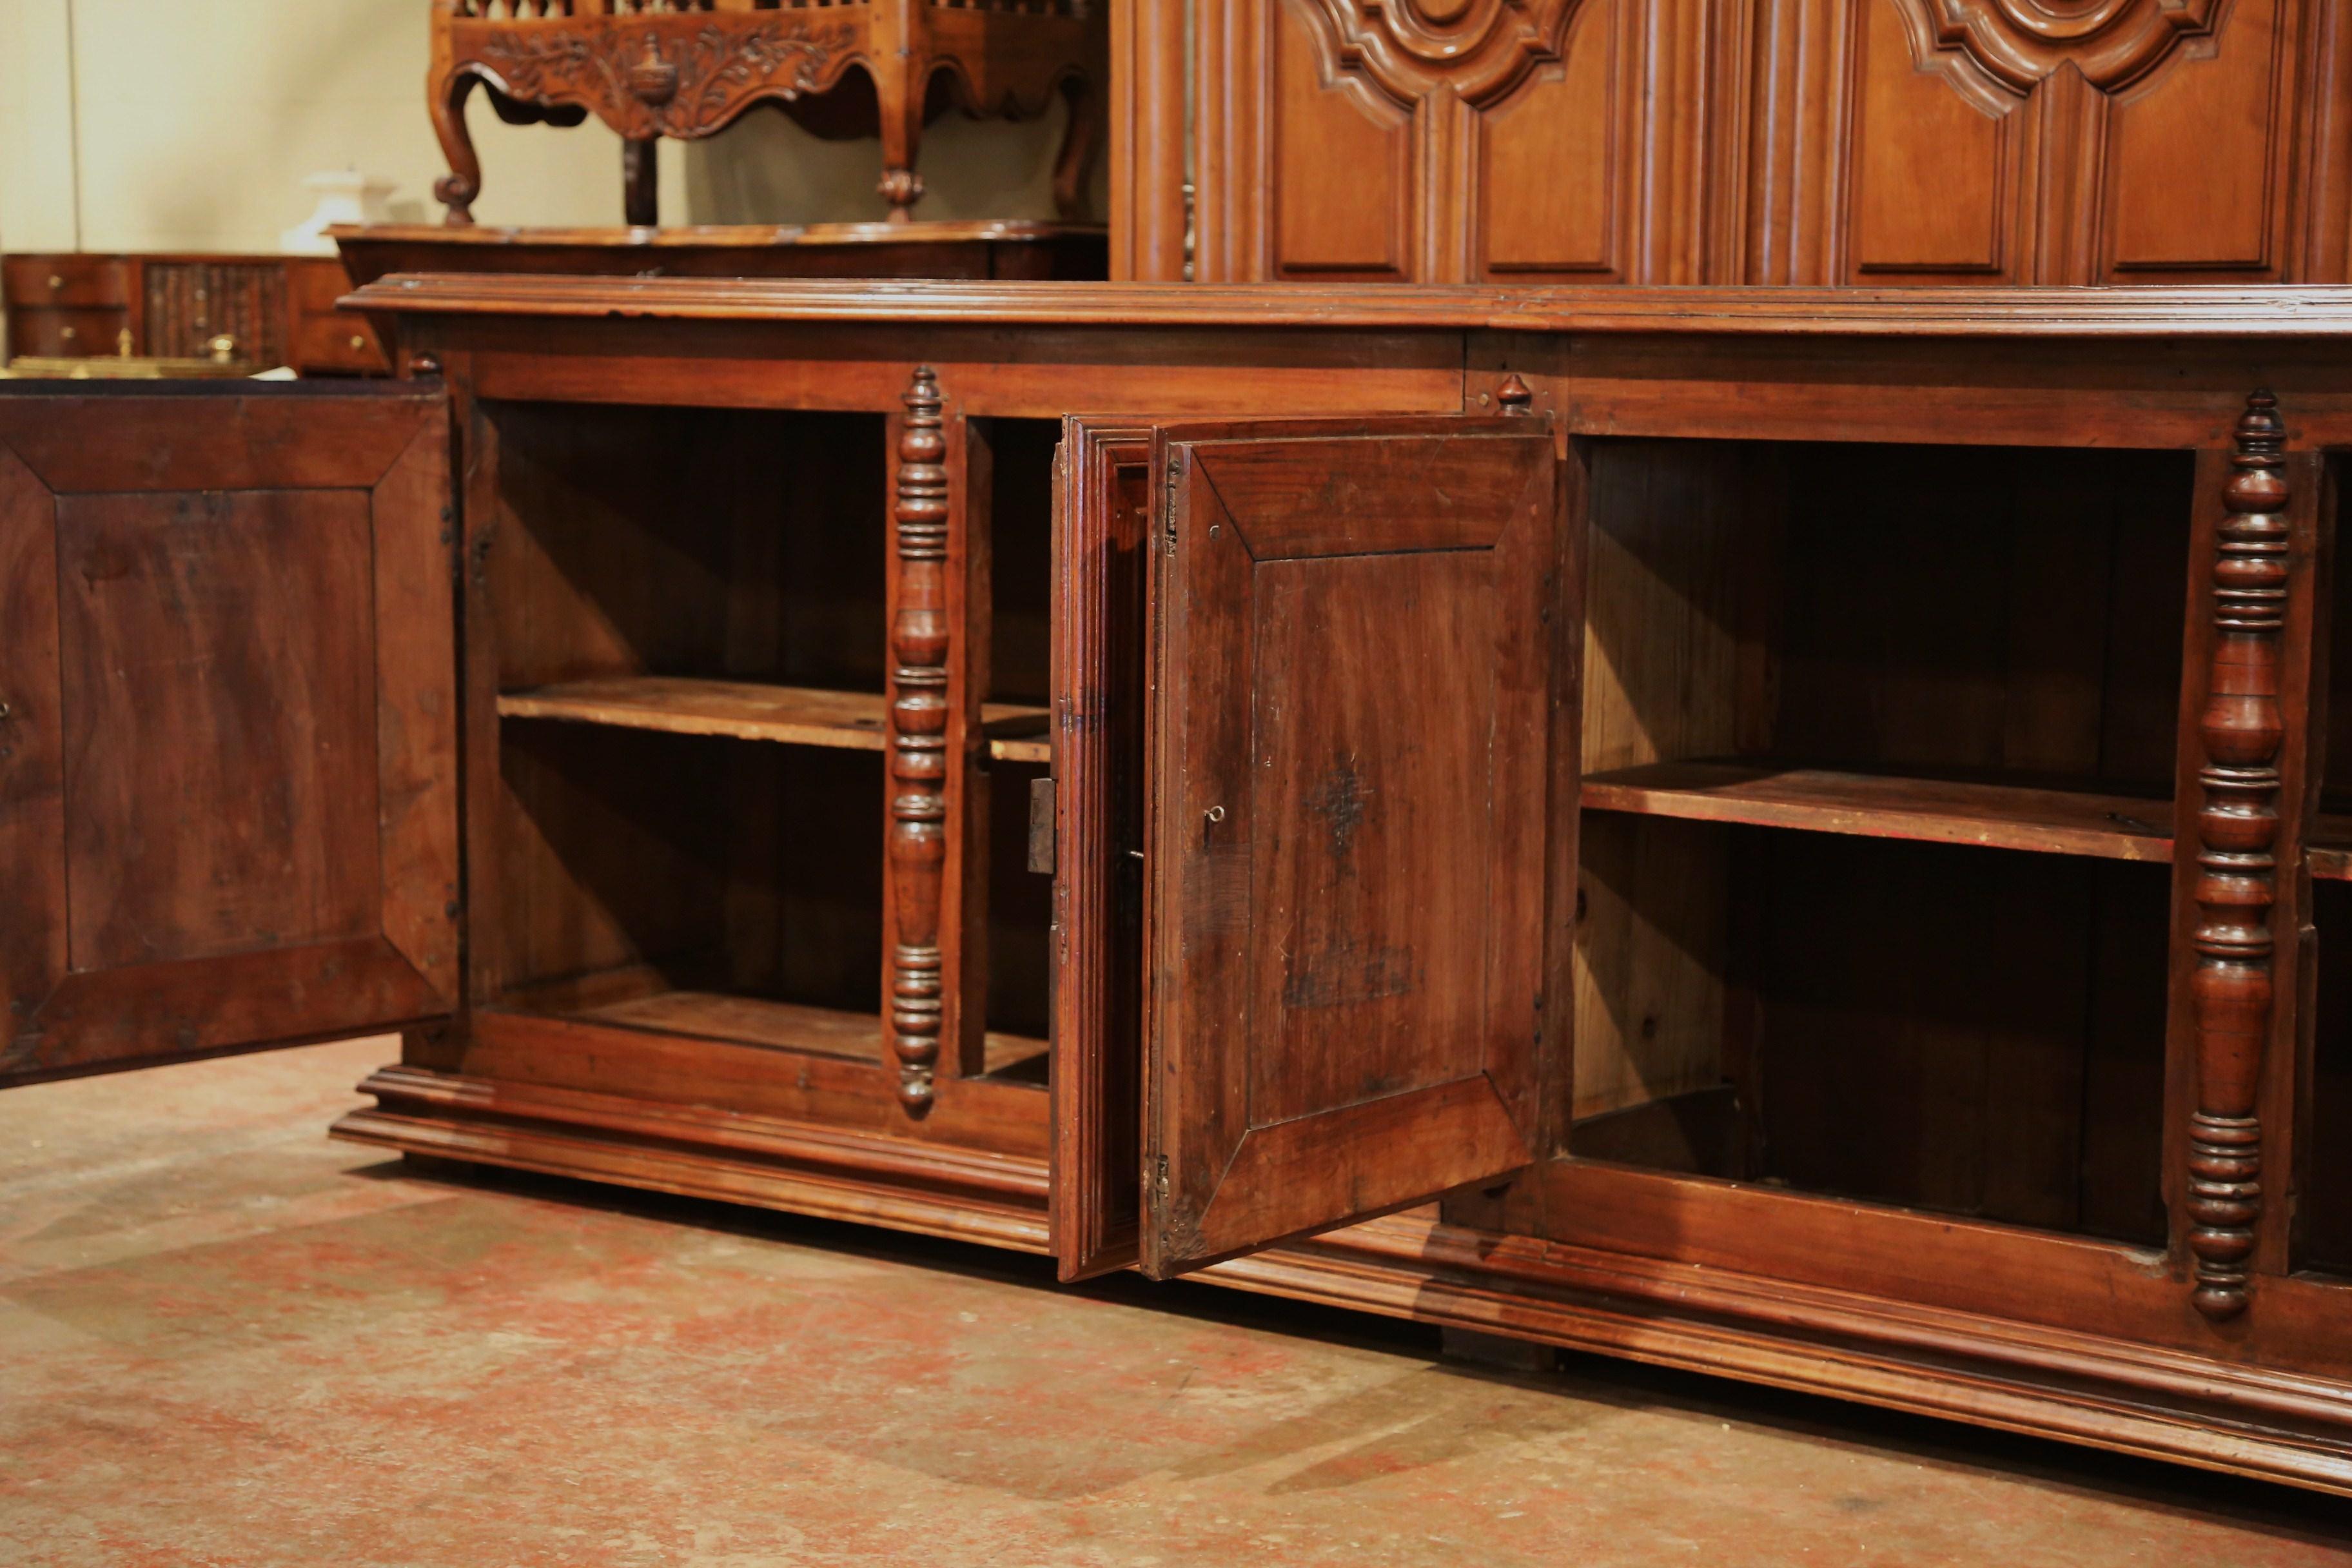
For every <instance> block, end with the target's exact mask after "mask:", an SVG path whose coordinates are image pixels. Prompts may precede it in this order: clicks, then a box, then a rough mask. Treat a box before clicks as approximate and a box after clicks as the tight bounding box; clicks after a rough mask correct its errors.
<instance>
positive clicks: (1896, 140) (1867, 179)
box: [1847, 0, 2017, 281]
mask: <svg viewBox="0 0 2352 1568" xmlns="http://www.w3.org/2000/svg"><path fill="white" fill-rule="evenodd" d="M1856 28H1857V36H1856V38H1855V42H1854V47H1855V49H1856V51H1857V56H1858V59H1857V64H1856V68H1855V71H1854V77H1855V91H1854V98H1855V102H1854V120H1853V131H1852V132H1851V133H1850V135H1851V146H1852V150H1853V172H1852V174H1850V175H1849V176H1848V178H1849V180H1850V182H1851V184H1850V187H1849V191H1848V197H1847V200H1848V219H1847V221H1848V226H1849V231H1850V232H1849V235H1848V248H1849V255H1850V262H1849V265H1850V268H1851V269H1852V271H1853V273H1854V274H1855V276H1856V280H1858V281H1859V280H1861V279H1864V278H1866V277H1868V276H1869V275H1871V274H1874V273H1889V272H1895V273H1909V274H1915V275H1920V276H1921V277H1923V278H1926V277H1928V276H1932V277H1934V278H1935V279H1976V280H1980V279H1982V278H1983V277H1985V276H1987V275H1995V276H1998V275H2004V274H2007V273H2008V272H2010V271H2011V268H2013V266H2014V257H2013V256H2012V254H2011V243H2010V242H2011V227H2012V226H2011V221H2010V218H2011V214H2010V207H2011V203H2012V202H2013V200H2014V191H2013V184H2014V180H2013V163H2014V153H2015V141H2014V139H2015V134H2016V129H2017V122H2016V117H2015V116H2013V115H2011V114H2009V113H2006V112H2002V113H1991V112H1988V111H1987V110H1986V109H1985V108H1984V107H1983V106H1982V105H1980V104H1979V103H1977V102H1975V101H1973V100H1970V99H1969V98H1966V97H1963V96H1960V95H1956V94H1954V93H1953V92H1952V91H1951V90H1949V89H1948V88H1947V87H1946V86H1945V84H1944V82H1943V81H1942V80H1941V79H1939V76H1940V73H1938V72H1937V71H1935V70H1933V69H1929V68H1923V62H1922V61H1921V60H1920V59H1919V58H1918V56H1919V54H1920V50H1919V47H1918V46H1919V40H1918V38H1917V37H1916V36H1912V35H1910V34H1909V32H1908V30H1907V29H1906V27H1905V26H1904V23H1903V18H1902V17H1901V16H1900V15H1899V14H1898V12H1897V11H1896V10H1895V9H1893V8H1891V7H1890V6H1888V5H1886V4H1885V3H1884V0H1865V4H1864V5H1862V6H1861V7H1860V14H1859V15H1858V16H1857V17H1856ZM2014 107H2015V105H2014V103H2011V104H2007V105H2004V106H2003V108H2004V109H2011V108H2014Z"/></svg>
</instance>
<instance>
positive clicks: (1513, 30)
mask: <svg viewBox="0 0 2352 1568" xmlns="http://www.w3.org/2000/svg"><path fill="white" fill-rule="evenodd" d="M1297 3H1298V4H1301V5H1304V7H1305V9H1306V10H1307V13H1308V14H1309V15H1310V16H1313V17H1314V18H1315V21H1316V23H1317V26H1316V32H1317V33H1318V36H1320V37H1322V39H1323V41H1324V43H1325V45H1326V47H1328V49H1329V50H1330V51H1331V58H1332V60H1333V63H1334V64H1335V65H1336V67H1337V68H1338V69H1339V70H1343V71H1348V72H1350V73H1353V74H1356V75H1360V76H1362V77H1364V78H1365V79H1368V80H1370V81H1371V82H1373V83H1375V84H1376V85H1377V86H1379V87H1380V88H1381V90H1382V91H1384V92H1386V93H1388V94H1389V96H1390V97H1391V98H1394V99H1396V100H1398V101H1400V102H1402V103H1408V104H1409V103H1411V102H1412V101H1413V100H1417V99H1422V98H1426V97H1428V96H1429V94H1431V93H1432V92H1433V91H1435V90H1437V89H1439V88H1441V87H1442V88H1448V89H1452V90H1453V91H1454V92H1455V93H1456V94H1458V95H1459V96H1461V97H1462V98H1464V99H1465V100H1469V101H1470V102H1473V103H1478V102H1484V101H1487V100H1493V99H1496V98H1499V97H1501V96H1503V95H1504V94H1506V93H1507V92H1509V91H1510V90H1511V89H1513V88H1515V87H1517V85H1518V84H1519V82H1520V81H1521V80H1522V79H1524V78H1525V77H1526V76H1527V74H1528V71H1529V70H1531V69H1533V68H1535V67H1536V66H1538V65H1539V64H1541V63H1543V62H1545V61H1547V60H1556V59H1558V58H1559V52H1560V47H1561V45H1562V42H1563V40H1564V39H1565V38H1566V37H1567V36H1568V23H1569V18H1570V16H1572V15H1573V14H1574V12H1575V10H1576V7H1577V5H1578V4H1579V0H1297Z"/></svg>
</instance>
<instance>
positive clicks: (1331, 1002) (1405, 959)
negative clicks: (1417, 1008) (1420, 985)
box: [1282, 936, 1412, 1007]
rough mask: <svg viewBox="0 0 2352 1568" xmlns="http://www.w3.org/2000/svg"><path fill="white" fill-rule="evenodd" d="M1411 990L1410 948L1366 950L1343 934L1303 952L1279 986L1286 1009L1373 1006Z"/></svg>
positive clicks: (1366, 948)
mask: <svg viewBox="0 0 2352 1568" xmlns="http://www.w3.org/2000/svg"><path fill="white" fill-rule="evenodd" d="M1411 991H1412V948H1410V947H1368V946H1366V945H1365V944H1364V942H1363V941H1362V939H1361V938H1359V937H1354V936H1344V937H1341V938H1339V940H1338V941H1337V942H1333V943H1332V944H1331V945H1330V946H1328V947H1326V948H1324V949H1322V950H1321V951H1320V952H1314V953H1310V954H1307V956H1306V958H1305V959H1304V960H1303V961H1302V962H1300V963H1297V964H1296V965H1295V966H1294V967H1293V968H1292V969H1291V971H1290V973H1289V976H1288V978H1287V979H1286V980H1285V981H1284V983H1283V987H1282V1005H1284V1006H1286V1007H1345V1006H1349V1005H1353V1004H1355V1003H1359V1002H1378V1001H1381V1000H1382V999H1383V998H1385V997H1390V996H1402V995H1404V994H1407V993H1409V992H1411Z"/></svg>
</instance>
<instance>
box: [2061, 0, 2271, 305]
mask: <svg viewBox="0 0 2352 1568" xmlns="http://www.w3.org/2000/svg"><path fill="white" fill-rule="evenodd" d="M2282 4H2283V0H2236V4H2235V5H2232V6H2231V9H2230V11H2229V13H2228V15H2227V18H2226V20H2225V22H2224V24H2223V26H2221V29H2220V31H2219V33H2218V34H2217V35H2216V37H2214V38H2213V39H2211V40H2210V41H2209V42H2207V43H2205V44H2203V45H2201V46H2198V47H2194V48H2184V49H2183V50H2182V51H2181V52H2180V55H2179V58H2175V59H2173V60H2172V61H2170V62H2169V63H2168V65H2167V66H2166V67H2165V68H2162V69H2160V70H2158V72H2157V73H2156V75H2155V76H2154V78H2153V79H2151V80H2149V81H2148V82H2147V84H2146V85H2144V86H2142V87H2139V88H2137V89H2134V90H2132V91H2130V92H2128V93H2126V94H2125V95H2123V96H2121V97H2119V98H2118V99H2117V100H2116V102H2115V104H2114V107H2113V108H2112V109H2111V110H2110V111H2109V116H2108V130H2107V142H2108V162H2107V178H2106V182H2105V205H2106V212H2107V228H2108V232H2109V235H2110V240H2109V246H2108V255H2109V261H2108V266H2109V268H2110V270H2111V271H2113V272H2115V273H2118V274H2121V273H2138V272H2145V271H2149V270H2166V269H2178V270H2182V271H2190V272H2200V273H2201V272H2213V271H2228V272H2242V273H2252V274H2260V275H2263V276H2271V275H2274V274H2275V273H2276V271H2277V270H2278V267H2277V249H2278V236H2279V224H2278V212H2277V202H2278V198H2279V193H2280V192H2282V191H2283V190H2284V186H2285V182H2284V180H2283V179H2282V178H2281V175H2282V174H2283V173H2284V170H2283V168H2282V167H2281V165H2282V163H2284V145H2283V143H2284V136H2283V135H2282V132H2283V130H2284V127H2285V126H2286V125H2287V124H2288V123H2289V121H2288V118H2287V116H2286V114H2285V113H2284V110H2285V107H2286V101H2287V99H2288V97H2289V94H2290V90H2291V87H2292V75H2291V72H2289V71H2288V70H2287V69H2286V68H2285V67H2286V66H2287V64H2288V63H2289V62H2287V60H2286V59H2285V56H2284V49H2283V44H2284V38H2285V32H2286V28H2287V26H2288V24H2287V22H2286V19H2285V18H2284V16H2282V15H2281V5H2282Z"/></svg>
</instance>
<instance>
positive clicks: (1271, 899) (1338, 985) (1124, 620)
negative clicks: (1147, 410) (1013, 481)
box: [1054, 416, 1574, 1278]
mask: <svg viewBox="0 0 2352 1568" xmlns="http://www.w3.org/2000/svg"><path fill="white" fill-rule="evenodd" d="M1061 484H1062V493H1061V498H1060V504H1059V507H1058V509H1057V529H1058V541H1057V542H1058V543H1059V546H1060V548H1061V550H1062V552H1063V553H1062V557H1061V558H1062V559H1063V560H1064V561H1065V562H1066V563H1071V564H1070V566H1069V567H1068V568H1066V570H1065V571H1064V573H1063V574H1062V582H1063V595H1064V597H1063V603H1062V605H1061V606H1060V610H1059V614H1058V616H1057V623H1056V629H1057V636H1058V646H1057V650H1056V684H1057V687H1058V690H1057V692H1056V707H1057V730H1056V734H1055V778H1056V784H1057V799H1058V804H1059V816H1058V824H1057V831H1058V838H1059V842H1060V844H1061V846H1062V847H1063V848H1064V853H1062V854H1060V855H1058V856H1057V859H1056V864H1057V867H1058V868H1059V873H1058V874H1059V882H1058V886H1057V888H1056V900H1057V903H1056V913H1057V919H1058V922H1059V929H1060V932H1061V943H1062V947H1061V956H1062V963H1061V965H1060V970H1059V973H1060V995H1059V997H1058V1000H1057V1016H1056V1044H1055V1078H1054V1085H1055V1096H1056V1102H1057V1103H1056V1162H1057V1163H1056V1169H1055V1243H1056V1249H1057V1251H1058V1252H1059V1254H1060V1257H1061V1261H1062V1265H1063V1269H1064V1272H1065V1273H1066V1275H1067V1276H1069V1277H1072V1278H1077V1277H1081V1276H1083V1275H1086V1274H1088V1273H1093V1272H1098V1271H1100V1270H1102V1269H1104V1268H1117V1267H1120V1266H1123V1265H1125V1264H1128V1263H1138V1264H1139V1265H1140V1267H1141V1268H1142V1269H1143V1271H1144V1272H1145V1273H1147V1274H1149V1275H1151V1276H1153V1277H1155V1278H1165V1277H1168V1276H1171V1275H1174V1274H1180V1273H1183V1272H1185V1271H1187V1270H1189V1269H1192V1268H1200V1267H1202V1266H1203V1265H1206V1264H1208V1263H1212V1262H1214V1261H1216V1260H1217V1259H1219V1258H1228V1257H1232V1256H1234V1255H1235V1254H1238V1253H1241V1252H1244V1251H1248V1250H1251V1249H1253V1248H1255V1247H1264V1246H1265V1245H1267V1244H1269V1243H1272V1242H1275V1241H1277V1240H1280V1239H1283V1238H1284V1237H1292V1236H1297V1235H1301V1234H1305V1233H1307V1232H1311V1231H1315V1230H1319V1229H1324V1228H1328V1227H1329V1226H1334V1225H1339V1224H1342V1223H1345V1222H1347V1221H1349V1220H1350V1219H1354V1218H1359V1217H1362V1216H1365V1215H1373V1214H1378V1213H1381V1212H1383V1211H1385V1210H1389V1209H1393V1208H1396V1207H1400V1206H1402V1205H1408V1204H1412V1203H1416V1202H1420V1201H1423V1200H1424V1199H1427V1198H1430V1197H1433V1196H1434V1195H1436V1194H1440V1193H1444V1192H1445V1191H1448V1190H1450V1189H1452V1188H1454V1187H1458V1186H1462V1185H1465V1184H1470V1183H1475V1182H1484V1181H1490V1180H1493V1179H1496V1178H1497V1177H1500V1176H1503V1175H1506V1174H1508V1173H1511V1172H1513V1171H1516V1170H1517V1169H1520V1168H1522V1167H1524V1166H1526V1165H1527V1164H1528V1163H1531V1162H1532V1161H1534V1160H1535V1159H1536V1158H1538V1154H1539V1152H1540V1151H1539V1149H1538V1140H1539V1131H1538V1122H1539V1120H1540V1117H1539V1110H1538V1108H1539V1106H1540V1104H1541V1102H1542V1100H1543V1094H1542V1091H1541V1086H1542V1084H1543V1083H1545V1082H1546V1081H1547V1078H1548V1075H1547V1065H1546V1064H1547V1062H1548V1061H1550V1060H1553V1059H1560V1060H1564V1059H1565V1055H1564V1052H1565V1046H1566V1041H1565V1040H1564V1039H1561V1038H1559V1031H1557V1030H1555V1031H1553V1032H1552V1033H1551V1034H1550V1035H1549V1036H1548V1035H1547V1032H1546V1030H1545V1027H1544V1019H1545V1016H1546V1000H1547V998H1546V986H1547V974H1548V972H1549V966H1548V964H1547V962H1546V951H1547V938H1548V935H1549V931H1550V928H1551V926H1552V924H1553V923H1554V921H1556V920H1558V919H1563V918H1565V915H1566V910H1564V909H1562V908H1561V907H1560V905H1559V890H1560V889H1565V888H1568V887H1570V886H1572V879H1573V868H1572V867H1570V866H1569V865H1567V864H1566V863H1564V862H1563V861H1562V860H1561V858H1560V855H1559V850H1560V848H1561V847H1562V846H1563V845H1564V844H1565V843H1567V842H1570V841H1571V840H1572V837H1573V836H1572V831H1570V830H1569V829H1563V828H1560V827H1559V826H1556V825H1555V824H1554V822H1553V820H1552V818H1553V811H1552V804H1553V802H1554V801H1555V800H1572V799H1573V793H1572V789H1570V787H1569V786H1570V785H1571V784H1572V779H1564V778H1563V777H1562V776H1561V770H1562V769H1564V768H1566V769H1570V770H1572V767H1573V762H1572V753H1570V752H1567V751H1566V750H1565V749H1564V748H1563V746H1562V744H1561V740H1562V736H1563V735H1564V733H1565V731H1564V730H1563V729H1562V726H1561V723H1560V720H1559V716H1560V715H1561V714H1562V713H1564V712H1567V711H1571V710H1572V709H1571V708H1570V706H1569V704H1570V698H1571V696H1572V687H1573V663H1572V649H1573V647H1574V643H1573V640H1572V639H1571V638H1570V637H1568V635H1567V632H1568V627H1567V626H1566V624H1565V623H1566V622H1567V621H1568V619H1569V618H1570V617H1569V616H1567V615H1566V614H1564V613H1562V612H1561V611H1559V609H1558V608H1557V606H1559V605H1564V604H1567V603H1570V602H1572V595H1567V594H1565V593H1564V592H1563V588H1564V586H1565V584H1564V583H1563V578H1562V574H1563V573H1564V572H1565V571H1566V570H1567V568H1568V566H1569V564H1570V562H1569V559H1568V557H1567V555H1566V554H1565V552H1564V548H1563V542H1564V534H1563V531H1562V529H1561V527H1560V512H1561V487H1562V466H1561V458H1560V455H1559V449H1558V445H1557V437H1556V435H1555V432H1554V431H1553V429H1552V428H1551V427H1550V426H1549V424H1548V423H1546V422H1543V421H1539V420H1537V419H1534V418H1530V417H1527V416H1506V417H1503V418H1499V419H1469V418H1431V417H1425V416H1424V417H1395V418H1376V419H1359V420H1349V421H1336V420H1334V421H1255V422H1247V423H1235V424H1223V425H1192V424H1187V425H1175V426H1160V427H1157V428H1153V427H1150V426H1141V425H1138V424H1136V423H1134V422H1131V421H1130V422H1126V423H1123V424H1120V423H1113V422H1108V421H1106V422H1089V421H1085V420H1073V421H1071V422H1069V423H1068V425H1067V426H1066V430H1065V437H1064V444H1063V452H1062V469H1061Z"/></svg>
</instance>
